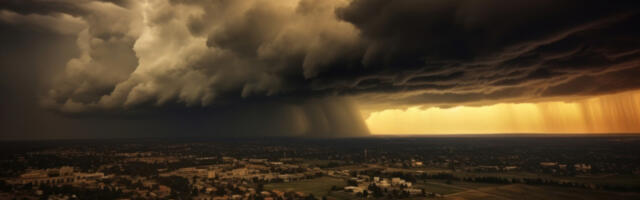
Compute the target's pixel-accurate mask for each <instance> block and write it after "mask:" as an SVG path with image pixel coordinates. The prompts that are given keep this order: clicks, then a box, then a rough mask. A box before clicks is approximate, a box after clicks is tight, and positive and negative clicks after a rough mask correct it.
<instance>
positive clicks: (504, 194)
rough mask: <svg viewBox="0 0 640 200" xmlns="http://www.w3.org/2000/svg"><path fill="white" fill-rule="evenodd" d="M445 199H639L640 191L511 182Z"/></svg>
mask: <svg viewBox="0 0 640 200" xmlns="http://www.w3.org/2000/svg"><path fill="white" fill-rule="evenodd" d="M445 199H480V200H482V199H518V200H527V199H532V200H533V199H535V200H537V199H551V200H553V199H640V193H625V192H608V191H600V190H585V189H576V188H565V187H549V186H530V185H522V184H512V185H501V186H495V187H482V188H478V189H470V190H466V191H463V192H458V193H453V194H449V195H447V196H446V198H445Z"/></svg>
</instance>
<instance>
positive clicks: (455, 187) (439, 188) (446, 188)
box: [414, 180, 499, 194]
mask: <svg viewBox="0 0 640 200" xmlns="http://www.w3.org/2000/svg"><path fill="white" fill-rule="evenodd" d="M496 186H499V185H496V184H487V183H471V182H461V181H452V182H450V183H447V182H446V181H443V180H427V181H419V182H418V183H416V184H415V186H414V187H416V188H422V189H424V190H425V191H426V192H433V193H438V194H453V193H458V192H463V191H467V190H470V189H476V188H483V187H496Z"/></svg>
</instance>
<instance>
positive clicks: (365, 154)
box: [364, 148, 367, 162]
mask: <svg viewBox="0 0 640 200" xmlns="http://www.w3.org/2000/svg"><path fill="white" fill-rule="evenodd" d="M364 162H367V149H366V148H365V149H364Z"/></svg>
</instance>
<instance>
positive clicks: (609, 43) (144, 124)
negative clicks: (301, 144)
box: [0, 0, 640, 140]
mask: <svg viewBox="0 0 640 200" xmlns="http://www.w3.org/2000/svg"><path fill="white" fill-rule="evenodd" d="M639 4H640V2H638V1H613V2H606V1H590V0H563V1H557V0H519V1H503V0H449V1H440V0H423V1H415V0H394V1H388V0H278V1H272V0H243V1H237V0H4V1H0V44H2V45H0V96H2V98H0V101H1V102H0V109H1V110H0V111H1V115H0V117H1V118H0V127H1V128H0V130H1V133H0V139H6V140H11V139H59V138H63V139H66V138H121V137H176V136H179V137H181V136H211V137H215V136H224V137H226V136H311V137H358V136H368V135H372V134H458V133H465V134H483V133H545V134H548V133H639V132H640V125H639V124H640V78H638V77H640V28H639V27H640V24H638V22H640V5H639Z"/></svg>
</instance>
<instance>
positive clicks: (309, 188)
mask: <svg viewBox="0 0 640 200" xmlns="http://www.w3.org/2000/svg"><path fill="white" fill-rule="evenodd" d="M334 185H335V186H336V187H338V188H343V187H344V186H346V182H345V181H344V180H343V179H339V178H332V177H321V178H315V179H308V180H302V181H295V182H288V183H271V184H267V185H265V186H264V189H265V190H274V189H275V190H280V191H284V192H286V191H295V192H303V193H305V194H313V196H316V197H322V196H326V195H327V194H328V192H329V191H330V190H331V187H332V186H334Z"/></svg>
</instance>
